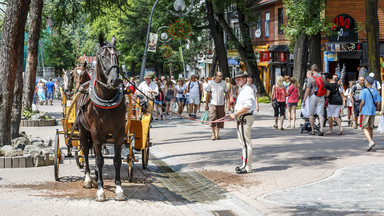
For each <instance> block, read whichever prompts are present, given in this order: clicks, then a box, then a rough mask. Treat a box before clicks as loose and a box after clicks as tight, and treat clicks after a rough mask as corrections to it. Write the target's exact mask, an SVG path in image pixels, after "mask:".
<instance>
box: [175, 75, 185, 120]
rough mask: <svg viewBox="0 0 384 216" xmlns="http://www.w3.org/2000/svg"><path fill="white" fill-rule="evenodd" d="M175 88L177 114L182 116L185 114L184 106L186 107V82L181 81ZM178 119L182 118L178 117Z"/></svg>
mask: <svg viewBox="0 0 384 216" xmlns="http://www.w3.org/2000/svg"><path fill="white" fill-rule="evenodd" d="M175 88H176V102H177V105H178V110H177V113H179V114H180V115H181V114H182V113H183V110H184V106H185V88H186V87H185V84H184V80H183V79H179V80H178V81H177V85H176V87H175ZM178 118H181V117H180V116H178Z"/></svg>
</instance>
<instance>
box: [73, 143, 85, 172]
mask: <svg viewBox="0 0 384 216" xmlns="http://www.w3.org/2000/svg"><path fill="white" fill-rule="evenodd" d="M77 148H78V149H77V151H75V159H76V164H77V166H78V167H79V169H82V168H83V167H84V152H83V149H82V148H81V147H80V146H78V147H77Z"/></svg>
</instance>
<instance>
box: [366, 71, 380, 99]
mask: <svg viewBox="0 0 384 216" xmlns="http://www.w3.org/2000/svg"><path fill="white" fill-rule="evenodd" d="M369 76H370V77H372V78H373V80H375V82H374V83H373V85H372V88H374V89H376V90H377V92H379V95H381V91H380V90H381V84H380V82H379V81H377V80H376V79H375V74H374V73H370V74H369Z"/></svg>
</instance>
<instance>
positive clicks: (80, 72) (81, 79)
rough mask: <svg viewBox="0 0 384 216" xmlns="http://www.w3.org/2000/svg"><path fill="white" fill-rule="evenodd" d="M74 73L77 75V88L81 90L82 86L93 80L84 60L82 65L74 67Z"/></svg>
mask: <svg viewBox="0 0 384 216" xmlns="http://www.w3.org/2000/svg"><path fill="white" fill-rule="evenodd" d="M73 74H74V75H75V89H76V91H77V90H79V88H80V86H81V85H82V84H84V83H85V82H87V81H88V80H91V75H90V74H89V72H88V70H87V62H84V64H83V65H82V66H78V67H75V68H74V69H73Z"/></svg>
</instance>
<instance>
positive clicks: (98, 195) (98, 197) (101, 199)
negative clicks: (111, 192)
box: [96, 191, 107, 202]
mask: <svg viewBox="0 0 384 216" xmlns="http://www.w3.org/2000/svg"><path fill="white" fill-rule="evenodd" d="M106 200H107V199H106V198H105V193H104V191H97V193H96V201H97V202H104V201H106Z"/></svg>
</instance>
